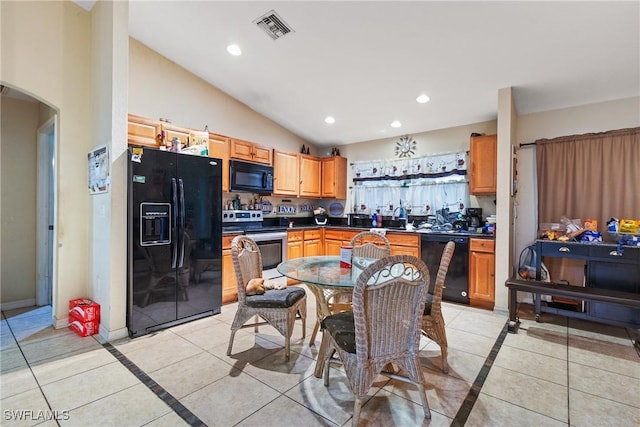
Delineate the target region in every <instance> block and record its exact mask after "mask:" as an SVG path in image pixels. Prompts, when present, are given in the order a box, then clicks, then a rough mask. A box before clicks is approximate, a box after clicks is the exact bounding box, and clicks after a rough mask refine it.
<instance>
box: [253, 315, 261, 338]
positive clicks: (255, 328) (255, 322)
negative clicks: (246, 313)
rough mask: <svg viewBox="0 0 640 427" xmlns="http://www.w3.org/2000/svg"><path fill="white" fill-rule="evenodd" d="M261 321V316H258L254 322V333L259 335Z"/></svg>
mask: <svg viewBox="0 0 640 427" xmlns="http://www.w3.org/2000/svg"><path fill="white" fill-rule="evenodd" d="M259 320H260V318H259V316H258V315H257V314H256V318H255V320H254V325H255V326H254V332H255V333H256V334H257V333H258V321H259Z"/></svg>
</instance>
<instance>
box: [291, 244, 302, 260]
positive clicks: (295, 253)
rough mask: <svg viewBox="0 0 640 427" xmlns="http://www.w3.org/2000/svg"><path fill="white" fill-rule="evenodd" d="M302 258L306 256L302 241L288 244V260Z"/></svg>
mask: <svg viewBox="0 0 640 427" xmlns="http://www.w3.org/2000/svg"><path fill="white" fill-rule="evenodd" d="M302 256H304V244H303V242H302V241H298V242H289V243H287V259H294V258H301V257H302Z"/></svg>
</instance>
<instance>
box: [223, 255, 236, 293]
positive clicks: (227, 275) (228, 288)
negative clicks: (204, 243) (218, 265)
mask: <svg viewBox="0 0 640 427" xmlns="http://www.w3.org/2000/svg"><path fill="white" fill-rule="evenodd" d="M237 299H238V285H237V284H236V275H235V272H234V271H233V259H232V258H231V249H223V250H222V302H223V303H224V304H226V303H229V302H233V301H235V300H237Z"/></svg>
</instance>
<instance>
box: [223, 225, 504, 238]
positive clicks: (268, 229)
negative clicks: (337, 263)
mask: <svg viewBox="0 0 640 427" xmlns="http://www.w3.org/2000/svg"><path fill="white" fill-rule="evenodd" d="M318 228H334V229H336V228H337V229H344V230H354V231H369V230H371V228H372V227H353V226H351V227H349V226H347V225H340V224H337V225H334V224H326V225H316V224H300V225H298V224H295V223H294V226H293V227H288V226H284V225H282V226H278V225H264V226H263V227H262V228H259V229H254V230H250V231H249V233H248V234H251V233H267V232H274V231H296V230H313V229H318ZM381 229H385V230H387V232H393V233H411V234H420V235H421V234H425V235H447V236H460V237H473V238H479V239H493V238H494V237H495V236H494V235H492V234H482V233H473V232H470V231H455V232H453V231H452V232H447V231H430V232H423V231H407V230H405V229H400V228H385V227H382V228H381ZM239 233H241V232H240V231H238V230H235V231H224V230H223V232H222V234H239Z"/></svg>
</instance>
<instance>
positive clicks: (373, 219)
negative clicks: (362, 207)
mask: <svg viewBox="0 0 640 427" xmlns="http://www.w3.org/2000/svg"><path fill="white" fill-rule="evenodd" d="M371 226H372V227H377V226H378V214H377V213H376V212H374V213H373V215H372V216H371Z"/></svg>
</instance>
